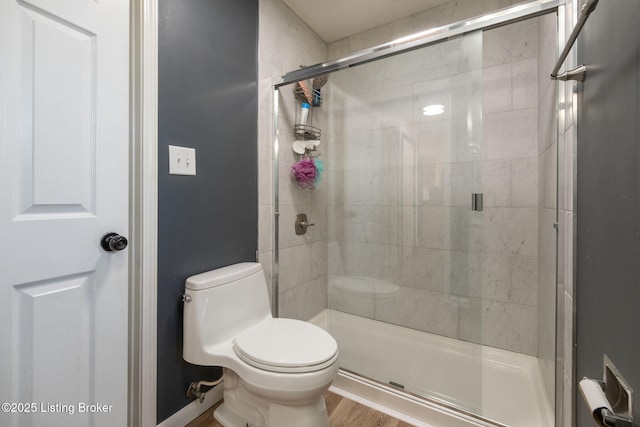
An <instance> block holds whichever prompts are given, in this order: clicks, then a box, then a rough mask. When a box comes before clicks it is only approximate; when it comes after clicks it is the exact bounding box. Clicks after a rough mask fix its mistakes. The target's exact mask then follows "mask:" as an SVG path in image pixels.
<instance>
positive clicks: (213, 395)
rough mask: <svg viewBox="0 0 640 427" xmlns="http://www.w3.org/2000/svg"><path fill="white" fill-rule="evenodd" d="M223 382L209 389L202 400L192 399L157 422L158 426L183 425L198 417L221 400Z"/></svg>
mask: <svg viewBox="0 0 640 427" xmlns="http://www.w3.org/2000/svg"><path fill="white" fill-rule="evenodd" d="M223 389H224V384H223V383H220V384H218V385H217V386H215V387H213V388H212V389H211V390H209V391H208V392H207V393H206V394H205V395H204V396H205V397H204V402H202V403H200V402H199V401H198V400H194V401H193V402H191V403H190V404H188V405H187V406H185V407H184V408H182V409H180V410H179V411H178V412H176V413H175V414H173V415H171V416H170V417H169V418H167V419H166V420H164V421H163V422H161V423H160V424H158V427H184V426H186V425H187V424H189V423H190V422H191V421H193V420H194V419H196V418H198V416H200V415H201V414H202V413H203V412H204V411H206V410H207V409H209V408H211V407H212V406H213V405H215V404H216V403H218V402H219V401H221V400H222V391H223Z"/></svg>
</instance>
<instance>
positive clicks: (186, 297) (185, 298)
mask: <svg viewBox="0 0 640 427" xmlns="http://www.w3.org/2000/svg"><path fill="white" fill-rule="evenodd" d="M182 302H191V295H189V294H184V295H182Z"/></svg>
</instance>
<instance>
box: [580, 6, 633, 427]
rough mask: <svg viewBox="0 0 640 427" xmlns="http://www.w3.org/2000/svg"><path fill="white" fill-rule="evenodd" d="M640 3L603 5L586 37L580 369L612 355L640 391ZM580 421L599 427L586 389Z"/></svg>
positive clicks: (593, 373)
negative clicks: (586, 400) (590, 411)
mask: <svg viewBox="0 0 640 427" xmlns="http://www.w3.org/2000/svg"><path fill="white" fill-rule="evenodd" d="M639 21H640V3H639V2H632V1H627V0H613V1H604V2H600V4H599V5H598V8H597V9H596V11H595V12H594V13H593V15H592V16H591V19H590V20H589V22H587V25H586V26H585V29H584V32H583V34H582V36H581V39H580V45H579V51H578V63H585V64H587V65H588V74H587V80H586V81H585V83H584V84H583V85H582V88H581V93H580V96H581V102H580V106H579V118H578V187H577V189H578V208H577V214H578V217H577V229H578V239H577V277H576V279H577V282H576V310H577V324H576V329H577V375H576V377H575V378H577V379H580V378H582V377H583V376H589V377H593V378H602V357H603V354H608V355H609V357H610V358H611V359H612V360H613V362H614V363H615V364H616V366H617V367H618V368H619V369H620V371H621V372H622V374H623V375H624V376H626V378H627V380H629V381H630V382H631V387H632V388H633V389H634V390H635V391H636V393H637V392H638V390H640V366H639V365H638V361H639V360H640V340H638V325H640V310H638V302H639V301H640V286H638V283H640V242H639V240H640V206H639V204H640V182H639V180H640V178H639V177H640V151H639V150H638V147H639V137H640V127H639V126H640V120H639V118H640V78H639V77H638V76H639V73H640V26H638V22H639ZM577 399H578V402H577V405H576V410H577V415H578V416H577V425H578V426H580V427H588V426H592V425H595V424H594V422H593V421H592V420H591V419H590V416H589V414H588V411H587V410H586V407H585V405H584V403H583V402H582V399H581V398H580V395H579V393H578V398H577ZM634 409H635V414H634V415H635V419H636V421H635V423H634V425H635V426H638V425H640V423H639V421H640V402H638V399H637V396H636V403H635V408H634Z"/></svg>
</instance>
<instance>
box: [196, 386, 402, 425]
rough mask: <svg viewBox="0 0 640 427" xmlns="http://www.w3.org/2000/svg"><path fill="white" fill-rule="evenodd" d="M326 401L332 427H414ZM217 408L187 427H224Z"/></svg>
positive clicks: (338, 400)
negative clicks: (214, 416) (215, 416)
mask: <svg viewBox="0 0 640 427" xmlns="http://www.w3.org/2000/svg"><path fill="white" fill-rule="evenodd" d="M324 400H325V402H326V404H327V412H328V413H329V424H330V426H331V427H413V425H412V424H409V423H406V422H404V421H400V420H398V419H396V418H393V417H391V416H389V415H387V414H383V413H382V412H378V411H376V410H374V409H371V408H369V407H367V406H364V405H361V404H360V403H356V402H354V401H353V400H349V399H347V398H345V397H342V396H340V395H338V394H335V393H332V392H330V391H327V392H326V393H325V394H324ZM216 407H217V405H215V406H213V407H212V408H211V409H209V410H207V411H206V412H204V413H203V414H202V415H200V416H199V417H198V418H196V419H195V420H193V421H191V422H190V423H189V424H187V427H222V424H220V423H219V422H217V421H216V420H215V419H213V411H214V410H215V408H216Z"/></svg>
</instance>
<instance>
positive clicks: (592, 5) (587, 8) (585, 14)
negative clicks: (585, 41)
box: [551, 0, 599, 82]
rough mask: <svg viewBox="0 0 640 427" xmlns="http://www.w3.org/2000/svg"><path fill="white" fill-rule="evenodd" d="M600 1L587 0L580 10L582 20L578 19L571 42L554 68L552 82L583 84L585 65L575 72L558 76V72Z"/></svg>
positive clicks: (569, 41)
mask: <svg viewBox="0 0 640 427" xmlns="http://www.w3.org/2000/svg"><path fill="white" fill-rule="evenodd" d="M598 1H599V0H587V2H586V3H585V4H583V5H582V8H581V9H580V18H579V19H578V22H577V23H576V26H575V27H574V28H573V31H572V32H571V35H570V36H569V40H567V44H566V45H565V46H564V49H563V50H562V53H561V54H560V58H558V62H557V63H556V66H555V67H553V70H551V80H563V81H564V80H577V81H581V82H583V81H584V79H585V77H586V73H587V67H586V66H584V65H580V66H579V67H578V68H576V69H574V70H570V71H566V72H564V73H562V74H558V71H560V67H562V64H564V61H565V60H566V59H567V55H569V51H570V50H571V48H572V47H573V45H574V44H575V42H576V39H577V38H578V35H579V34H580V31H582V27H584V24H585V23H586V22H587V19H589V15H591V12H593V11H594V10H595V9H596V6H597V5H598Z"/></svg>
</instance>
